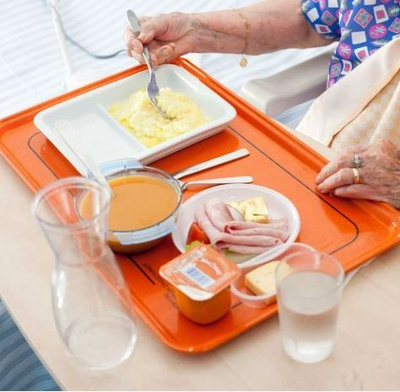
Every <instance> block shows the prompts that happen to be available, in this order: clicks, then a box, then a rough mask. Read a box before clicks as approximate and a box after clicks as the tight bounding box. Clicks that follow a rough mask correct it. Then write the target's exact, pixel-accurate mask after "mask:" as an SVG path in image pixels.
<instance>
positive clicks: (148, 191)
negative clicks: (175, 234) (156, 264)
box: [99, 159, 182, 253]
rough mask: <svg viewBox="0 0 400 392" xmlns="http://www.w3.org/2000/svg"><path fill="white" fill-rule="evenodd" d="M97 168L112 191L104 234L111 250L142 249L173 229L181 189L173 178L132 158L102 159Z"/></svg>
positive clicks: (133, 250) (126, 251)
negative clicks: (107, 160)
mask: <svg viewBox="0 0 400 392" xmlns="http://www.w3.org/2000/svg"><path fill="white" fill-rule="evenodd" d="M99 169H100V170H101V172H102V173H103V175H104V176H105V177H106V179H107V181H108V183H109V184H110V187H111V189H112V190H113V192H114V195H113V196H112V197H111V200H110V213H109V226H108V237H107V241H108V244H109V246H110V248H111V249H112V250H114V251H116V252H121V253H139V252H144V251H147V250H149V249H151V248H153V247H154V246H156V245H157V244H158V243H160V242H161V241H162V240H163V239H164V238H165V237H167V236H168V235H169V234H171V232H172V231H173V230H175V224H176V219H177V215H178V211H179V207H180V206H181V203H182V190H181V187H180V185H179V183H178V181H177V180H175V178H174V177H172V176H171V175H169V174H168V173H166V172H164V171H163V170H160V169H156V168H153V167H149V166H142V165H141V164H140V162H138V161H137V160H135V159H124V160H117V161H109V162H105V163H103V164H101V165H100V166H99Z"/></svg>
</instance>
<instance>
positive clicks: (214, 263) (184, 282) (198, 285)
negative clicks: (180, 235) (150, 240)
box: [160, 245, 240, 324]
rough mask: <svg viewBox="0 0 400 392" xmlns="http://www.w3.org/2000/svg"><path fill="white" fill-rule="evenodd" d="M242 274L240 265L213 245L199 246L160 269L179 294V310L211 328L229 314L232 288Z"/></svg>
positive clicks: (177, 298) (177, 295)
mask: <svg viewBox="0 0 400 392" xmlns="http://www.w3.org/2000/svg"><path fill="white" fill-rule="evenodd" d="M239 274H240V269H239V268H238V266H237V265H236V264H234V263H232V262H231V261H230V260H229V259H227V258H226V257H225V256H223V255H221V254H220V253H219V252H217V251H216V250H215V249H214V248H212V247H211V246H209V245H199V246H197V247H195V248H193V249H191V250H190V251H189V252H186V253H184V254H182V255H180V256H178V257H176V258H175V259H173V260H172V261H170V262H169V263H167V264H164V265H163V266H162V267H161V268H160V275H161V276H162V277H163V278H164V279H165V280H167V281H168V283H170V284H171V285H172V287H173V288H174V290H175V298H176V303H177V306H178V308H179V310H180V311H181V312H182V313H183V314H184V315H185V316H186V317H187V318H188V319H190V320H191V321H194V322H196V323H198V324H210V323H212V322H214V321H217V320H218V319H220V318H221V317H223V316H224V315H225V314H226V313H228V312H229V309H230V307H231V293H230V290H229V285H230V283H231V282H232V281H233V280H235V279H237V277H238V276H239Z"/></svg>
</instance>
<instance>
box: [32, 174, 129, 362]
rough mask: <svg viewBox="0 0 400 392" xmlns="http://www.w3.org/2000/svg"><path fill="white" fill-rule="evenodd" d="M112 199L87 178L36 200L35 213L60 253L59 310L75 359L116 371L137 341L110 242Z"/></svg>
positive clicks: (66, 182)
mask: <svg viewBox="0 0 400 392" xmlns="http://www.w3.org/2000/svg"><path fill="white" fill-rule="evenodd" d="M109 200H110V194H109V192H108V190H107V189H106V188H105V187H103V186H101V185H100V184H98V183H96V182H94V181H90V180H87V179H85V178H81V177H71V178H66V179H63V180H59V181H56V182H54V183H52V184H50V185H48V186H46V187H45V188H43V189H42V190H40V191H39V192H38V193H37V195H36V196H35V200H34V203H33V212H34V215H35V217H36V219H37V220H38V222H39V224H40V226H41V228H42V230H43V232H44V234H45V236H46V238H47V240H48V242H49V243H50V245H51V247H52V249H53V251H54V254H55V267H54V273H53V280H52V296H53V311H54V317H55V321H56V325H57V328H58V331H59V333H60V336H61V338H62V339H63V341H64V343H65V345H66V347H67V350H68V351H69V353H70V354H72V356H73V357H74V358H76V359H77V360H79V361H80V362H81V363H83V364H84V365H86V366H87V367H89V368H91V369H106V368H110V367H113V366H116V365H118V364H120V363H121V362H123V361H124V360H125V359H127V358H128V357H129V356H130V354H131V353H132V351H133V349H134V346H135V342H136V329H135V324H134V313H133V308H132V305H131V301H130V296H129V292H128V289H127V287H126V284H125V281H124V279H123V276H122V274H121V272H120V270H119V267H118V265H117V263H116V260H115V257H114V254H113V253H112V252H111V250H110V249H109V247H108V245H107V242H106V239H107V224H108V209H109Z"/></svg>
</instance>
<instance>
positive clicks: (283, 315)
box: [276, 249, 344, 363]
mask: <svg viewBox="0 0 400 392" xmlns="http://www.w3.org/2000/svg"><path fill="white" fill-rule="evenodd" d="M343 280H344V272H343V269H342V267H341V265H340V264H339V263H338V261H337V260H336V259H335V258H334V257H332V256H330V255H327V254H325V253H321V252H318V251H315V250H311V249H308V250H304V251H300V252H295V253H292V254H288V255H287V256H286V257H284V258H283V259H282V260H281V262H280V263H279V265H278V267H277V269H276V285H277V297H278V306H279V324H280V330H281V334H282V339H283V348H284V350H285V352H286V353H287V354H288V356H289V357H290V358H292V359H294V360H295V361H298V362H303V363H315V362H319V361H322V360H324V359H326V358H328V357H329V355H330V354H331V353H332V351H333V348H334V344H335V331H336V323H337V318H338V312H339V302H340V297H341V292H342V286H343Z"/></svg>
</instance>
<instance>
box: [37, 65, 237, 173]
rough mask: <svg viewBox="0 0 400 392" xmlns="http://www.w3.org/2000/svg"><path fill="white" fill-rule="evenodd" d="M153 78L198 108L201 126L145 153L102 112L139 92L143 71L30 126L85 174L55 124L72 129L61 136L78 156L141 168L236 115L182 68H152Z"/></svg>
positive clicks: (145, 75) (143, 81)
mask: <svg viewBox="0 0 400 392" xmlns="http://www.w3.org/2000/svg"><path fill="white" fill-rule="evenodd" d="M156 76H157V83H158V84H159V86H160V88H162V87H170V88H171V89H172V90H174V91H178V92H181V93H183V94H185V95H186V96H188V97H189V98H190V99H191V100H192V101H194V102H195V103H196V104H197V105H198V106H199V107H200V108H201V109H202V111H203V114H204V116H205V117H206V119H207V122H206V123H205V124H203V125H202V126H200V127H197V128H195V129H193V130H192V131H190V132H187V133H185V134H182V135H179V136H177V137H175V138H173V139H171V140H168V141H166V142H164V143H161V144H159V145H157V146H155V147H152V148H147V147H145V146H144V145H143V144H141V143H140V142H139V141H138V140H137V139H136V138H135V137H134V136H133V135H132V134H130V133H129V132H128V131H127V130H126V129H125V128H124V127H123V126H122V125H121V124H119V123H118V122H117V121H116V120H115V119H114V118H113V117H112V116H111V115H110V114H109V113H108V110H107V109H108V107H109V106H110V105H112V104H114V103H117V102H121V101H124V100H126V99H127V98H128V97H129V96H130V95H131V94H133V93H135V92H136V91H138V90H140V89H145V87H146V85H147V81H148V72H147V70H145V71H142V72H139V73H136V74H134V75H131V76H128V77H126V78H124V79H121V80H118V81H116V82H113V83H110V84H108V85H106V86H103V87H99V88H96V89H94V90H92V91H89V92H87V93H85V94H82V95H79V96H77V97H75V98H71V99H69V100H67V101H65V102H62V103H60V104H58V105H55V106H52V107H50V108H48V109H45V110H43V111H41V112H40V113H38V114H37V115H36V117H35V119H34V122H35V125H36V126H37V127H38V128H39V129H40V130H41V131H42V132H43V133H44V134H45V135H46V137H47V138H48V139H49V140H50V141H51V142H52V143H53V144H54V145H55V146H56V147H57V148H58V149H59V150H60V151H61V153H62V154H63V155H64V156H65V157H66V158H67V159H68V160H69V161H70V162H71V163H72V165H73V166H74V167H75V168H76V169H77V170H78V171H79V172H80V173H81V174H83V175H85V174H86V170H85V168H84V167H83V166H82V164H81V163H80V161H79V160H78V159H77V158H76V156H75V155H74V154H73V153H71V151H69V149H68V148H66V147H65V143H64V141H63V140H62V139H61V138H60V136H59V135H58V134H57V132H56V131H55V128H54V124H55V122H56V121H57V120H61V119H65V120H67V121H68V122H70V123H71V125H72V126H73V129H71V130H70V131H69V132H68V135H66V134H65V133H63V136H64V137H65V138H67V140H68V142H69V144H70V145H71V146H72V147H73V148H74V150H76V152H77V153H78V155H82V154H89V155H91V156H92V158H93V160H94V161H95V163H96V164H97V165H100V164H101V163H104V162H107V161H112V160H117V159H126V158H136V159H138V160H140V161H141V162H142V163H145V164H146V163H150V162H153V161H155V160H157V159H160V158H162V157H164V156H166V155H168V154H171V153H173V152H175V151H178V150H180V149H182V148H184V147H187V146H189V145H191V144H193V143H196V142H198V141H200V140H202V139H205V138H207V137H209V136H212V135H214V134H216V133H218V132H220V131H222V130H223V129H224V128H225V127H226V126H227V125H228V124H229V122H230V121H232V120H233V119H234V118H235V116H236V111H235V109H234V108H233V107H232V106H231V105H230V104H229V103H228V102H226V101H225V100H224V99H222V98H221V97H220V96H219V95H218V94H216V93H215V92H214V91H212V90H211V89H210V88H208V87H207V86H205V85H204V84H203V83H202V82H201V81H200V80H199V79H197V78H196V77H195V76H193V75H192V74H190V73H189V72H188V71H186V70H185V69H183V68H181V67H178V66H176V65H162V66H160V67H158V68H157V69H156Z"/></svg>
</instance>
